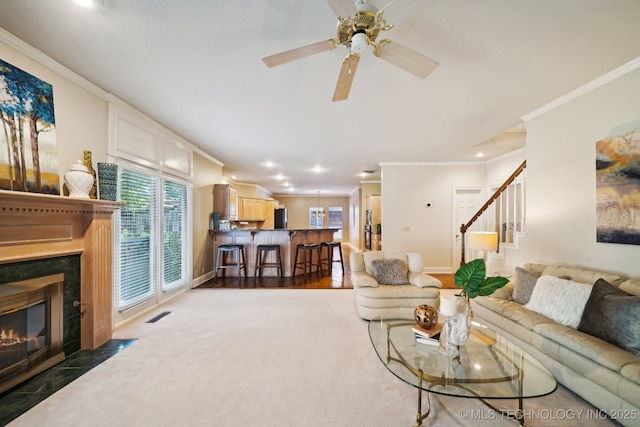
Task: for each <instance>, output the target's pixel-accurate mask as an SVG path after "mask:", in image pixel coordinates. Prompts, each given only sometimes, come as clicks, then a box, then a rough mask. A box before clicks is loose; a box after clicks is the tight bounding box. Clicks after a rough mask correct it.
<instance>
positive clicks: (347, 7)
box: [327, 0, 356, 19]
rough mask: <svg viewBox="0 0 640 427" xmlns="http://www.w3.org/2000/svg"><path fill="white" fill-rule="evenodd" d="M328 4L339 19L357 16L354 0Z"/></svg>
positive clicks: (336, 0) (333, 0)
mask: <svg viewBox="0 0 640 427" xmlns="http://www.w3.org/2000/svg"><path fill="white" fill-rule="evenodd" d="M327 4H328V5H329V7H330V8H331V10H332V11H333V14H334V15H336V17H337V18H342V19H345V18H348V17H350V16H354V15H355V14H356V5H355V4H354V3H353V0H327Z"/></svg>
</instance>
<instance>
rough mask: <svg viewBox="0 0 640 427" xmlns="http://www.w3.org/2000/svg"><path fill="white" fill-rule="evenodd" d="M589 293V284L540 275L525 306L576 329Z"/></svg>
mask: <svg viewBox="0 0 640 427" xmlns="http://www.w3.org/2000/svg"><path fill="white" fill-rule="evenodd" d="M590 294H591V285H587V284H586V283H578V282H574V281H572V280H566V279H561V278H559V277H555V276H542V277H540V278H539V279H538V281H537V282H536V286H535V287H534V288H533V292H532V293H531V299H530V300H529V302H528V303H527V304H525V307H526V308H528V309H529V310H531V311H535V312H536V313H538V314H542V315H543V316H546V317H548V318H549V319H552V320H555V321H556V322H558V323H560V324H561V325H565V326H569V327H570V328H573V329H576V328H577V327H578V324H580V319H581V318H582V312H583V311H584V307H585V305H586V304H587V300H588V299H589V295H590Z"/></svg>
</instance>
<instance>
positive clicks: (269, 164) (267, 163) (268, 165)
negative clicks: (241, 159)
mask: <svg viewBox="0 0 640 427" xmlns="http://www.w3.org/2000/svg"><path fill="white" fill-rule="evenodd" d="M264 165H265V166H266V167H268V168H272V167H275V165H276V164H275V163H273V162H272V161H271V160H267V161H266V162H264Z"/></svg>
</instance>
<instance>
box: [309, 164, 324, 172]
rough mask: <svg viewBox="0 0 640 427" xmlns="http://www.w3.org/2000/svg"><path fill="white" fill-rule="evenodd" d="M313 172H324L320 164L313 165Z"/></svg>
mask: <svg viewBox="0 0 640 427" xmlns="http://www.w3.org/2000/svg"><path fill="white" fill-rule="evenodd" d="M311 170H312V171H313V172H314V173H322V172H324V168H323V167H322V166H314V167H313V169H311Z"/></svg>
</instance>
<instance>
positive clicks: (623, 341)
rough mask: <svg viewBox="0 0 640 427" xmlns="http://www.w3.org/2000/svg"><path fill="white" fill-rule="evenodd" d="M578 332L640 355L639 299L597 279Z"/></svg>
mask: <svg viewBox="0 0 640 427" xmlns="http://www.w3.org/2000/svg"><path fill="white" fill-rule="evenodd" d="M578 330H580V331H582V332H586V333H587V334H589V335H593V336H595V337H598V338H602V339H603V340H606V341H609V342H610V343H613V344H615V345H617V346H619V347H622V348H624V349H626V350H629V351H630V352H632V353H635V354H640V297H638V296H635V295H631V294H628V293H627V292H625V291H623V290H621V289H618V288H616V287H615V286H613V285H612V284H610V283H609V282H607V281H605V280H604V279H598V281H597V282H596V283H595V284H594V285H593V289H592V290H591V295H590V296H589V299H588V300H587V305H585V307H584V314H583V315H582V320H581V321H580V325H579V326H578Z"/></svg>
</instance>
